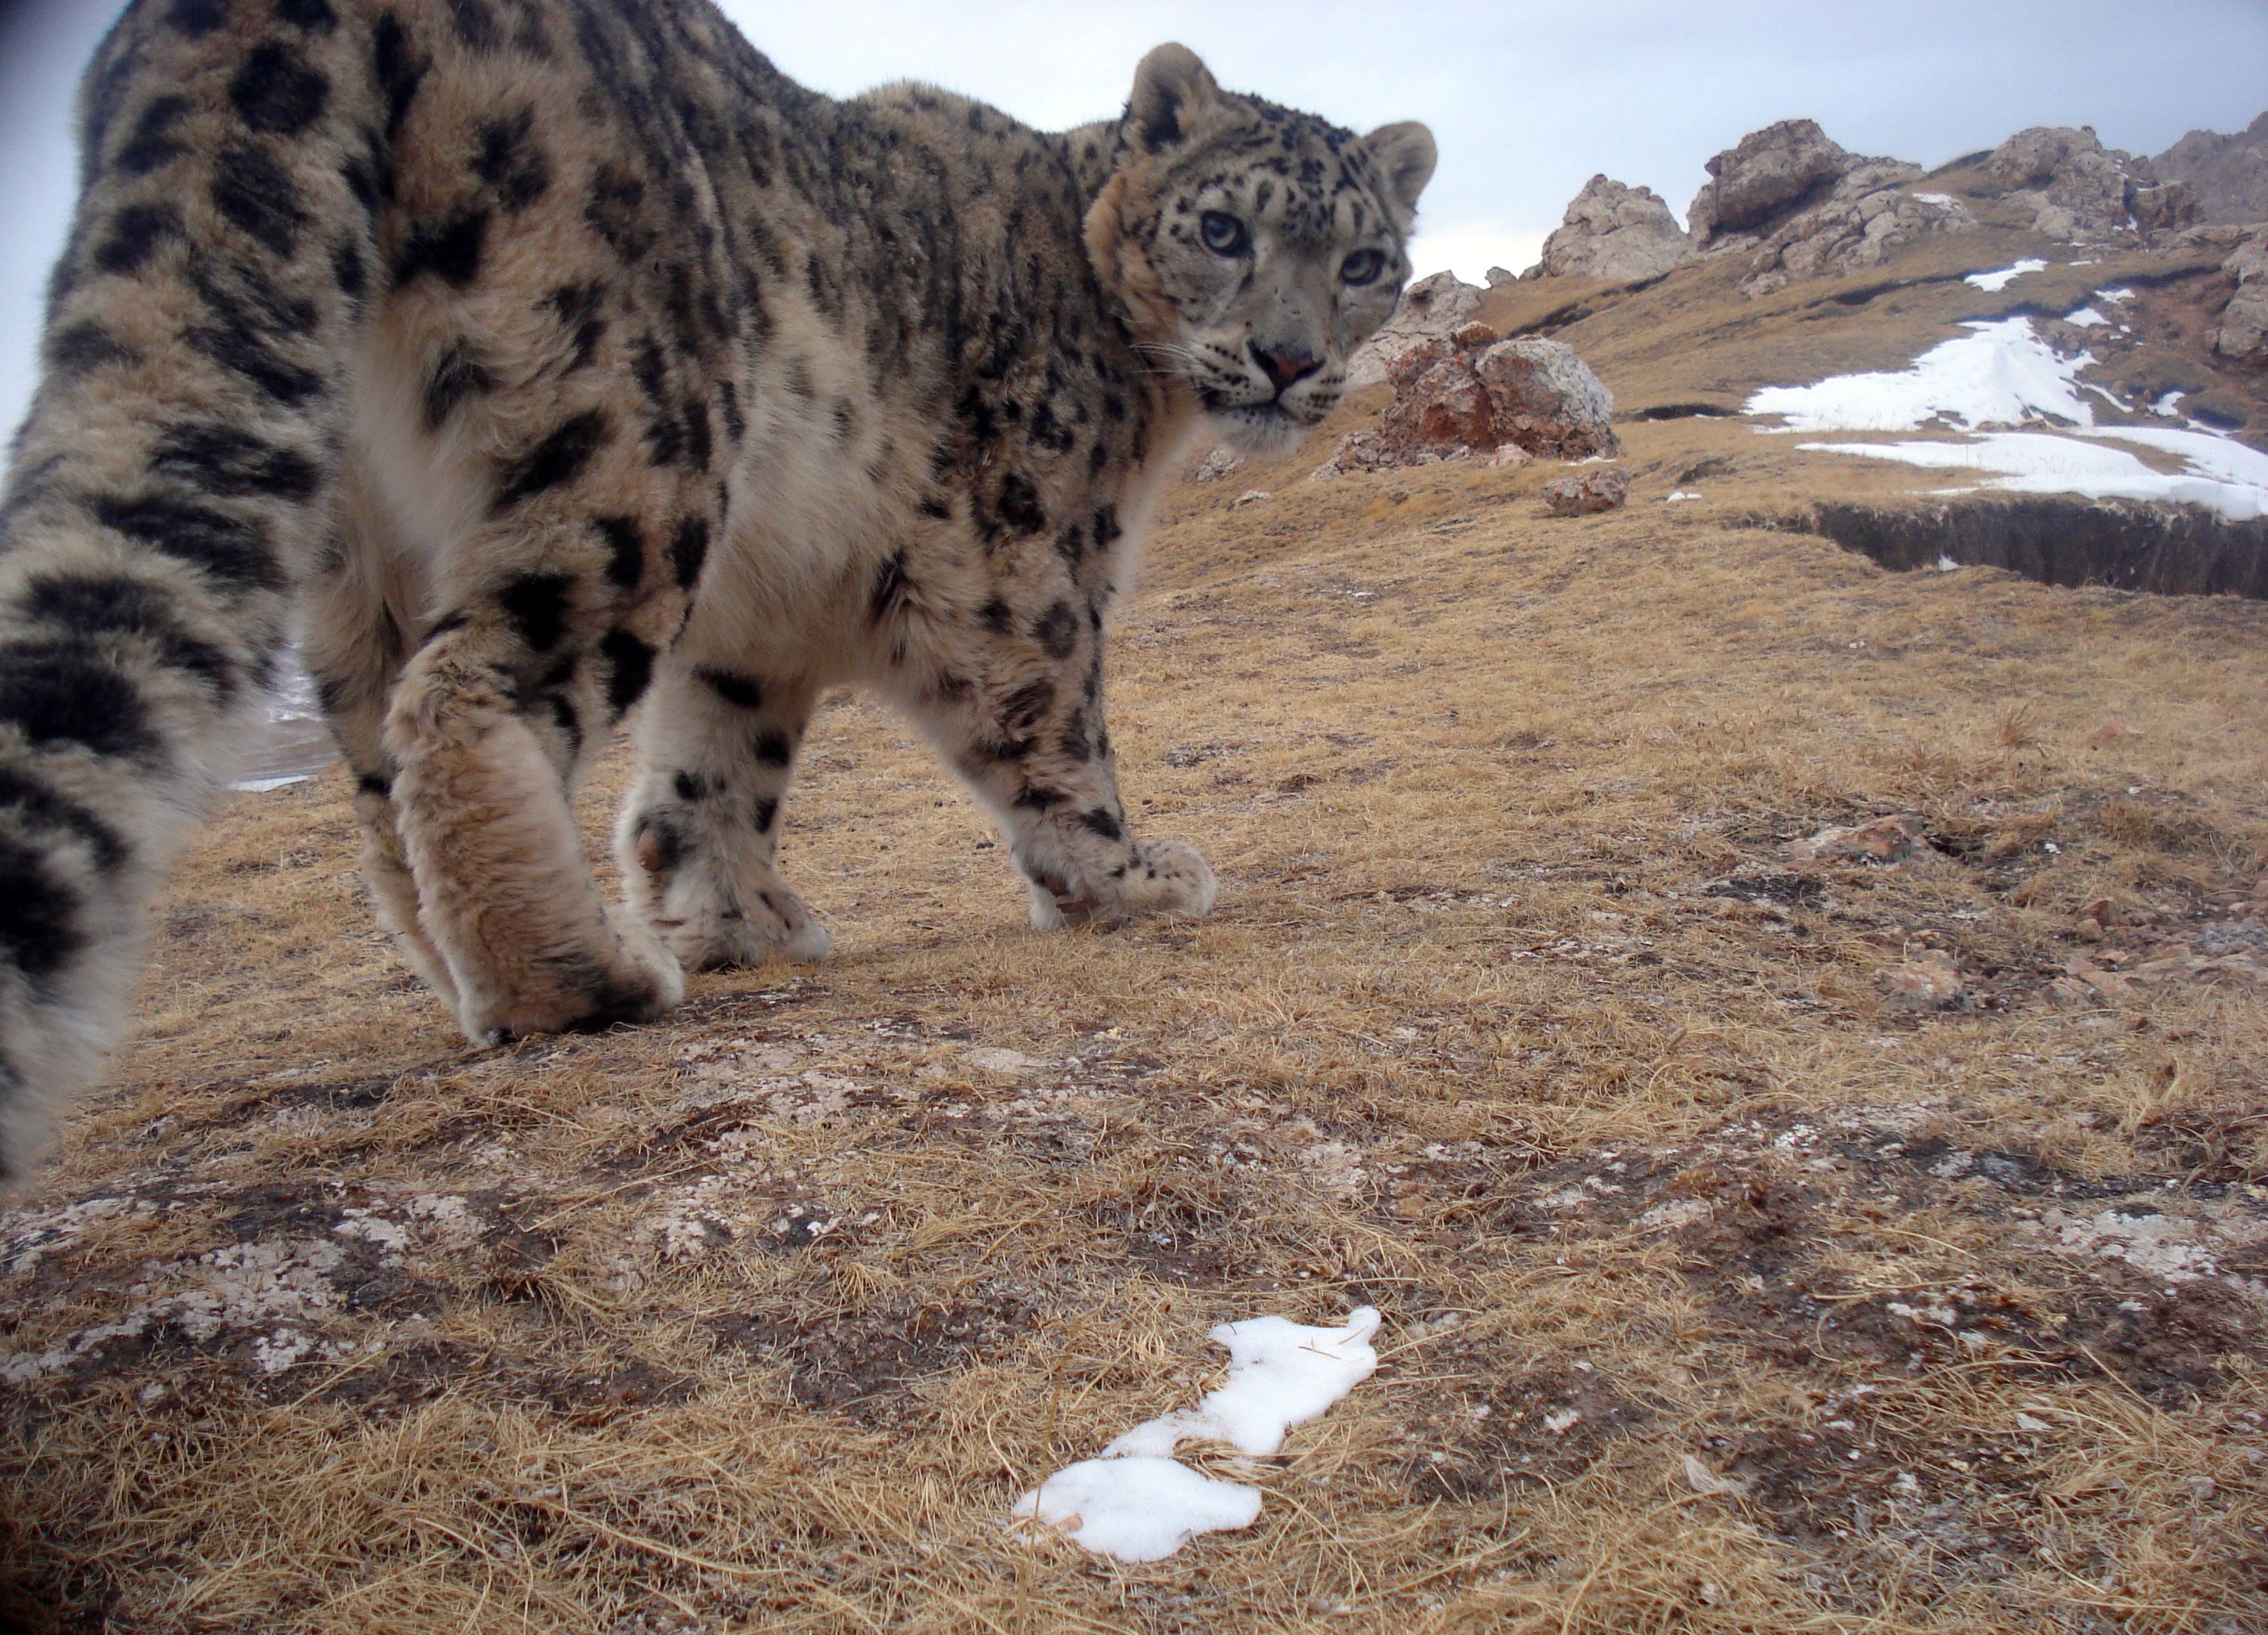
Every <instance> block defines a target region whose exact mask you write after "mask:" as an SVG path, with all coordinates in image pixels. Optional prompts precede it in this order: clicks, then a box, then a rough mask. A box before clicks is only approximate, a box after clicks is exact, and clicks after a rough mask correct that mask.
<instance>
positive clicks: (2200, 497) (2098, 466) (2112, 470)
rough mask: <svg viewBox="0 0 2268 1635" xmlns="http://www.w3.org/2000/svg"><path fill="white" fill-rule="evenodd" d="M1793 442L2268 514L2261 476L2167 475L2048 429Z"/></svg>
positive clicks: (2036, 489)
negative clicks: (1929, 438) (1951, 437)
mask: <svg viewBox="0 0 2268 1635" xmlns="http://www.w3.org/2000/svg"><path fill="white" fill-rule="evenodd" d="M2146 430H2147V428H2139V427H2128V426H2120V427H2117V428H2115V430H2114V429H2109V428H2106V429H2105V431H2102V433H2099V434H2097V435H2100V436H2118V437H2129V438H2134V439H2135V440H2138V441H2139V440H2140V439H2139V436H2138V435H2137V434H2138V433H2139V432H2141V431H2146ZM2171 435H2174V436H2191V437H2196V436H2198V433H2194V432H2191V433H2180V432H2176V433H2173V434H2171ZM1796 446H1797V447H1799V448H1801V449H1806V450H1810V451H1815V452H1818V453H1830V454H1859V455H1864V456H1866V457H1867V458H1869V459H1873V460H1898V461H1900V462H1902V463H1904V464H1905V465H1910V466H1928V467H1936V468H1946V469H1952V470H1967V471H1992V472H1999V473H2001V474H2003V475H1999V476H1996V477H1995V478H1993V479H1992V482H1989V483H1987V484H1986V485H1985V486H1987V487H1990V488H1996V489H2002V490H2007V491H2009V492H2012V493H2018V494H2078V495H2081V496H2083V497H2086V498H2088V499H2142V500H2166V501H2171V502H2174V503H2176V504H2193V505H2204V506H2206V507H2208V508H2210V509H2211V510H2213V511H2217V512H2220V514H2221V515H2222V516H2224V517H2226V518H2228V519H2229V520H2230V521H2232V522H2249V521H2250V520H2251V519H2254V518H2256V517H2258V516H2262V515H2264V514H2268V487H2264V486H2263V485H2262V484H2261V483H2259V482H2225V481H2221V480H2220V479H2218V478H2216V477H2214V476H2212V475H2186V474H2177V475H2167V474H2166V473H2164V472H2159V471H2153V470H2152V469H2151V468H2149V467H2147V466H2146V465H2144V464H2143V463H2142V462H2141V461H2140V460H2137V459H2136V458H2135V457H2134V456H2133V455H2132V454H2130V453H2126V452H2125V451H2124V449H2116V448H2105V447H2103V446H2102V445H2101V444H2100V443H2097V442H2090V441H2086V440H2083V439H2081V438H2071V437H2058V436H2056V435H2054V434H2053V433H2051V432H2043V431H1992V432H1987V433H1986V434H1985V436H1983V437H1981V438H1977V439H1976V440H1974V441H1973V442H1968V443H1940V442H1915V443H1799V444H1798V445H1796ZM2246 452H2248V453H2249V452H2250V451H2246ZM2255 458H2259V457H2258V456H2255Z"/></svg>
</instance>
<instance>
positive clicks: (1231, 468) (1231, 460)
mask: <svg viewBox="0 0 2268 1635" xmlns="http://www.w3.org/2000/svg"><path fill="white" fill-rule="evenodd" d="M1243 468H1244V456H1243V455H1241V454H1240V453H1237V452H1236V451H1235V450H1234V449H1233V448H1224V447H1222V446H1219V445H1218V444H1216V445H1214V446H1213V447H1211V449H1209V450H1207V451H1206V453H1205V457H1204V459H1203V460H1198V461H1197V463H1196V464H1195V465H1193V466H1191V467H1190V468H1189V481H1190V482H1220V481H1221V480H1223V479H1224V478H1226V477H1232V476H1234V475H1236V474H1237V473H1238V472H1239V471H1241V470H1242V469H1243Z"/></svg>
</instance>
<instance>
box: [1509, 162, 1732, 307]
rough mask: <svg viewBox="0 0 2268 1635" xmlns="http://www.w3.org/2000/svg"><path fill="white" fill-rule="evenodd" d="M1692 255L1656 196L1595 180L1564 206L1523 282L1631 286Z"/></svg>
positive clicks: (1648, 190)
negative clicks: (1562, 217)
mask: <svg viewBox="0 0 2268 1635" xmlns="http://www.w3.org/2000/svg"><path fill="white" fill-rule="evenodd" d="M1692 255H1693V245H1692V241H1691V240H1690V239H1688V238H1687V237H1686V236H1685V231H1684V229H1683V228H1682V227H1680V226H1679V225H1677V218H1676V217H1675V216H1672V215H1671V214H1670V213H1669V206H1668V204H1667V203H1664V202H1663V200H1662V197H1661V195H1660V194H1658V193H1656V192H1654V191H1653V189H1652V188H1626V187H1624V185H1623V184H1622V183H1621V182H1619V181H1616V180H1612V179H1611V178H1609V177H1606V176H1594V177H1592V178H1591V180H1589V181H1587V182H1586V183H1585V184H1584V186H1583V190H1582V191H1581V192H1580V193H1579V194H1577V195H1575V197H1574V199H1573V200H1572V202H1571V203H1569V204H1568V206H1567V215H1566V217H1565V221H1564V222H1563V224H1562V225H1560V227H1559V229H1558V230H1557V232H1554V233H1553V234H1552V235H1551V236H1550V238H1548V239H1545V240H1544V241H1543V260H1542V261H1539V262H1538V263H1537V264H1536V265H1535V268H1534V269H1532V270H1531V271H1530V272H1529V273H1528V274H1527V275H1525V276H1529V277H1544V278H1607V279H1611V280H1613V281H1614V282H1615V283H1616V284H1635V283H1637V282H1638V280H1640V279H1642V278H1655V277H1659V276H1661V275H1662V274H1663V273H1666V272H1668V270H1669V269H1671V268H1673V267H1675V266H1677V265H1678V264H1679V263H1680V262H1682V261H1690V259H1692Z"/></svg>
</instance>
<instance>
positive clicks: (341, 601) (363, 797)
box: [300, 468, 459, 1012]
mask: <svg viewBox="0 0 2268 1635" xmlns="http://www.w3.org/2000/svg"><path fill="white" fill-rule="evenodd" d="M341 486H342V497H341V504H339V506H338V508H337V512H338V518H339V522H340V535H339V538H338V539H337V540H336V541H335V543H334V545H333V546H332V548H331V549H330V551H329V552H328V553H327V560H326V561H324V562H323V563H322V564H321V568H320V571H318V572H317V573H314V574H312V575H310V576H309V579H308V583H307V586H306V594H305V597H304V600H303V601H302V604H301V606H302V608H303V618H304V622H305V629H304V630H303V631H302V632H301V637H300V650H301V657H302V658H303V659H305V661H306V666H307V672H308V674H310V675H312V676H313V677H314V680H315V688H316V691H317V693H318V695H319V696H320V697H321V699H322V702H323V713H324V716H325V718H326V719H327V720H328V722H329V724H330V728H331V735H332V737H333V738H335V739H336V740H338V746H339V752H340V754H341V755H343V756H344V757H345V758H346V762H347V768H348V770H350V772H352V773H353V775H354V779H355V815H356V817H357V819H359V820H360V821H361V824H362V872H363V880H364V881H365V883H366V884H367V885H368V887H370V897H371V906H372V909H373V910H376V912H377V915H378V923H379V924H380V925H382V926H383V927H385V929H386V930H387V932H388V933H389V934H391V935H392V937H393V938H394V946H395V947H397V948H398V949H400V950H401V956H402V958H403V959H404V960H406V961H409V968H410V969H412V970H414V971H416V973H417V975H418V976H419V977H420V978H421V979H423V982H424V983H425V985H426V986H427V987H429V988H431V989H432V990H433V991H434V992H435V993H436V994H437V995H438V996H439V998H440V1000H441V1003H442V1004H444V1005H447V1006H448V1007H449V1009H450V1010H451V1011H452V1012H455V1011H456V1010H457V1008H458V1004H459V1001H458V996H457V984H456V979H455V978H454V977H453V976H450V975H449V962H448V961H446V959H444V958H443V957H442V954H441V951H440V950H439V949H438V948H437V947H435V946H434V945H433V939H431V937H429V936H427V935H426V933H425V928H424V927H423V925H421V924H419V923H418V918H417V882H416V878H415V877H414V876H413V875H412V874H411V873H410V868H409V854H408V853H407V852H406V851H404V850H403V849H402V843H401V825H400V823H399V822H398V821H397V820H396V815H395V812H394V775H395V774H396V772H397V771H399V770H400V769H399V768H398V767H397V766H396V765H395V764H394V757H393V756H392V755H390V754H388V753H387V748H386V704H387V697H388V696H390V695H391V694H392V692H393V690H394V683H395V682H396V681H398V680H399V679H400V678H401V667H402V662H403V659H405V657H406V656H407V655H406V652H405V649H406V647H407V642H406V639H405V637H404V636H403V625H404V622H405V621H407V620H408V619H409V617H410V616H411V615H409V613H408V611H407V610H408V609H409V608H410V607H411V606H412V605H413V604H414V601H415V600H416V598H415V596H414V594H413V593H411V592H410V590H409V586H408V585H407V583H406V576H404V575H402V574H401V572H400V571H399V570H398V563H399V558H398V557H397V556H394V553H393V552H392V551H391V550H389V549H387V547H388V546H389V544H390V542H391V541H390V540H389V539H388V538H387V536H386V532H385V526H384V523H383V520H382V517H381V514H380V513H379V511H378V510H377V509H376V508H375V507H374V506H373V505H372V504H371V502H370V499H369V497H368V496H367V493H366V492H365V481H364V479H363V476H362V475H361V474H360V473H359V472H357V471H356V470H354V469H352V468H350V469H349V471H348V472H347V474H346V477H345V480H344V481H343V482H342V485H341ZM389 581H392V582H391V583H389Z"/></svg>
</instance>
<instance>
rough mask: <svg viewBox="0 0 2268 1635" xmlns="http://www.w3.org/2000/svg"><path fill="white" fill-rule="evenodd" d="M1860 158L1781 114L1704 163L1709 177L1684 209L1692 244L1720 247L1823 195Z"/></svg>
mask: <svg viewBox="0 0 2268 1635" xmlns="http://www.w3.org/2000/svg"><path fill="white" fill-rule="evenodd" d="M1862 162H1863V161H1861V160H1859V158H1857V157H1855V156H1854V155H1852V154H1851V153H1848V152H1845V151H1844V150H1843V148H1842V147H1841V146H1839V145H1838V144H1836V143H1834V142H1832V141H1830V140H1829V139H1828V136H1827V133H1826V132H1824V131H1823V130H1822V129H1819V124H1818V122H1817V121H1815V120H1808V119H1784V120H1782V121H1780V122H1779V123H1778V124H1777V125H1767V126H1765V127H1764V129H1762V130H1754V131H1750V132H1749V134H1748V135H1747V136H1743V137H1742V138H1741V140H1740V143H1739V144H1738V145H1737V146H1734V147H1731V148H1727V150H1725V151H1724V152H1722V153H1719V154H1718V155H1717V156H1716V157H1715V158H1712V159H1711V160H1710V161H1709V162H1708V164H1707V165H1706V166H1705V169H1706V170H1707V171H1708V173H1709V180H1708V181H1707V182H1706V183H1705V184H1704V185H1703V187H1702V188H1701V191H1700V192H1698V193H1697V194H1695V195H1693V203H1692V205H1691V207H1690V208H1689V209H1688V210H1686V212H1685V221H1686V225H1687V227H1688V228H1689V229H1690V231H1691V233H1692V239H1693V243H1694V245H1695V247H1697V248H1698V249H1702V250H1709V249H1712V248H1719V247H1724V244H1725V241H1726V240H1727V239H1730V238H1732V237H1733V236H1734V235H1735V234H1741V233H1755V232H1760V231H1761V230H1763V229H1764V228H1765V227H1767V226H1769V225H1771V224H1773V223H1774V222H1776V221H1777V220H1778V218H1779V217H1783V216H1785V215H1786V214H1788V213H1789V212H1790V211H1792V210H1796V209H1798V208H1799V207H1800V206H1802V205H1804V204H1806V203H1814V202H1816V201H1818V200H1822V199H1823V198H1825V196H1826V195H1827V193H1828V192H1829V190H1830V189H1831V188H1833V187H1834V185H1835V184H1836V182H1837V181H1838V180H1841V179H1842V178H1843V177H1844V176H1845V174H1846V173H1849V172H1850V171H1851V170H1852V169H1853V168H1854V167H1856V166H1858V165H1859V164H1860V163H1862Z"/></svg>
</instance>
